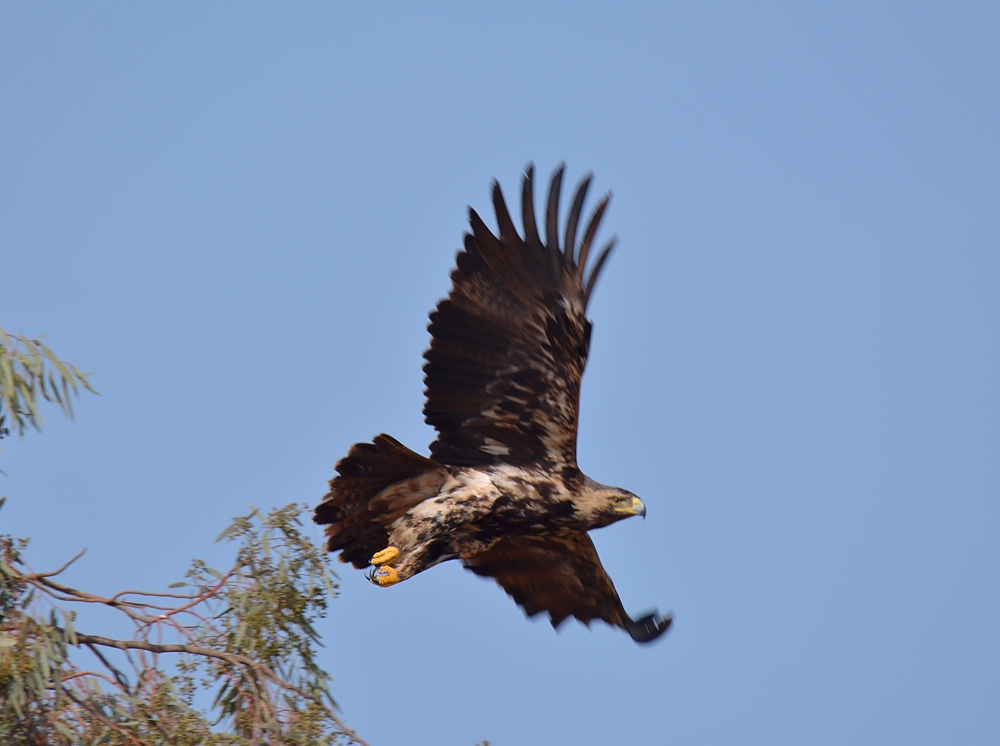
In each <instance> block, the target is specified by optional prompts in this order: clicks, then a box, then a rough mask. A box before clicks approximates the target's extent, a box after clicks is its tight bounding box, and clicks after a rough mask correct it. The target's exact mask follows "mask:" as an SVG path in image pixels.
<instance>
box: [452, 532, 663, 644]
mask: <svg viewBox="0 0 1000 746" xmlns="http://www.w3.org/2000/svg"><path fill="white" fill-rule="evenodd" d="M462 562H463V564H464V565H465V567H467V568H468V569H469V570H472V572H474V573H476V574H477V575H483V576H487V577H492V578H494V579H495V580H496V581H497V583H499V584H500V586H501V587H502V588H503V589H504V590H505V591H506V592H507V593H508V594H510V596H511V597H513V599H514V601H515V602H516V603H517V604H518V605H519V606H521V607H522V608H523V609H524V611H525V613H526V614H527V615H528V616H534V615H535V614H541V613H543V612H547V613H548V615H549V619H550V620H551V622H552V626H553V627H558V626H559V625H560V624H562V622H563V621H564V620H565V619H566V618H567V617H570V616H572V617H576V618H577V619H579V620H580V621H581V622H583V623H584V624H588V625H589V624H590V622H592V621H593V620H594V619H601V620H603V621H605V622H607V623H608V624H610V625H613V626H615V627H621V628H622V629H624V630H625V631H626V632H628V633H629V635H631V637H632V639H633V640H635V641H636V642H650V641H652V640H655V639H656V638H657V637H659V636H660V635H661V634H663V633H664V632H666V631H667V628H668V627H669V626H670V624H671V623H672V621H673V619H672V618H671V617H670V616H666V617H661V616H658V615H657V614H656V613H655V612H654V613H652V614H648V615H646V616H643V617H641V618H640V619H637V620H636V619H632V618H631V617H629V615H628V614H627V613H626V612H625V607H624V606H623V605H622V601H621V598H620V597H619V596H618V591H617V590H615V585H614V583H613V582H611V578H610V577H609V576H608V573H607V571H605V569H604V566H603V565H601V560H600V558H599V557H598V556H597V549H596V548H595V547H594V542H593V541H592V540H591V538H590V536H588V535H587V534H586V533H585V532H582V531H574V532H569V533H565V534H561V535H558V536H511V537H506V538H504V539H501V540H500V541H499V542H498V543H497V544H495V545H494V546H493V547H492V548H491V549H488V550H487V551H485V552H482V553H480V554H478V555H475V556H473V557H470V558H465V559H463V561H462Z"/></svg>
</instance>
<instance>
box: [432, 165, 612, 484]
mask: <svg viewBox="0 0 1000 746" xmlns="http://www.w3.org/2000/svg"><path fill="white" fill-rule="evenodd" d="M532 172H533V169H532V168H531V167H530V166H529V167H528V169H527V172H526V173H525V176H524V184H523V189H522V207H521V211H522V216H523V223H524V236H523V237H522V236H520V235H519V234H518V233H517V229H516V228H515V227H514V222H513V220H512V219H511V216H510V213H509V212H508V211H507V205H506V204H505V202H504V198H503V194H501V192H500V187H499V185H498V184H496V182H494V184H493V205H494V207H495V209H496V214H497V223H498V225H499V236H495V235H493V233H492V232H491V231H490V229H489V228H487V227H486V224H485V223H484V222H483V220H482V219H481V218H480V217H479V215H478V214H476V212H475V210H472V209H470V210H469V222H470V223H471V228H472V232H471V233H470V234H466V236H465V250H464V251H462V252H460V253H459V255H458V260H457V267H456V268H455V270H454V271H453V272H452V274H451V279H452V289H451V292H450V293H449V294H448V297H447V298H446V299H445V300H443V301H441V302H440V303H439V304H438V307H437V309H436V310H435V311H434V312H433V313H432V314H431V317H430V319H431V323H430V326H429V330H430V332H431V337H432V339H431V346H430V348H429V349H428V350H427V352H426V353H425V354H424V358H425V359H426V361H427V362H426V364H425V365H424V372H425V374H426V377H425V379H424V382H425V383H426V385H427V404H426V405H425V406H424V415H425V416H426V420H427V422H428V423H429V424H430V425H433V426H434V427H435V428H436V429H437V431H438V437H437V440H435V441H434V443H432V444H431V457H432V458H433V459H434V460H435V461H437V462H439V463H444V464H453V465H460V466H473V465H480V464H488V463H495V462H498V461H499V462H504V463H509V464H526V463H542V464H546V465H548V466H549V467H550V468H552V469H561V468H563V467H566V466H570V467H576V430H577V415H578V410H579V401H580V379H581V377H582V376H583V369H584V366H585V365H586V362H587V351H588V348H589V345H590V322H589V321H587V319H586V316H585V313H586V310H587V302H588V300H589V299H590V294H591V292H592V291H593V289H594V283H595V282H596V280H597V277H598V275H599V274H600V271H601V267H602V266H603V265H604V261H605V260H606V259H607V257H608V253H609V252H610V250H611V247H612V245H613V241H612V242H610V243H608V245H607V246H605V247H604V249H603V250H602V251H601V253H600V255H599V256H598V258H597V261H596V262H595V264H594V268H593V270H591V272H590V273H589V274H588V273H587V272H586V265H587V257H588V255H589V253H590V247H591V244H592V242H593V240H594V235H595V233H596V232H597V227H598V224H599V223H600V220H601V216H602V215H603V213H604V209H605V207H606V206H607V203H608V198H609V197H608V196H605V197H604V198H603V199H602V200H601V201H600V202H599V203H598V205H597V208H596V209H595V210H594V213H593V215H592V217H591V218H590V221H589V223H588V224H587V227H586V230H585V231H584V234H583V238H582V239H581V241H580V245H579V247H577V245H576V235H577V228H578V226H579V222H580V210H581V208H582V206H583V201H584V198H585V196H586V194H587V187H588V186H589V185H590V177H587V178H586V179H584V180H583V182H582V183H581V184H580V187H579V188H578V189H577V192H576V196H575V197H574V199H573V203H572V207H571V209H570V215H569V220H568V222H567V224H566V232H565V238H564V241H563V248H560V246H559V235H558V234H559V217H558V208H559V191H560V187H561V185H562V176H563V169H562V167H560V168H559V169H558V170H557V171H556V172H555V174H554V175H553V177H552V183H551V186H550V188H549V198H548V206H547V209H546V212H545V240H544V241H543V240H542V238H541V236H540V235H539V232H538V226H537V225H536V222H535V211H534V198H533V173H532Z"/></svg>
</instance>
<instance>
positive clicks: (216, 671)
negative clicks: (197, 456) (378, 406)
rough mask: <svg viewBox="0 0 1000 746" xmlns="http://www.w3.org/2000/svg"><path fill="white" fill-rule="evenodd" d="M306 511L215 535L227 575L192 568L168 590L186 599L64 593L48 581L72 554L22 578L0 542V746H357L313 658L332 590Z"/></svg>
mask: <svg viewBox="0 0 1000 746" xmlns="http://www.w3.org/2000/svg"><path fill="white" fill-rule="evenodd" d="M0 506H2V501H0ZM306 509H307V508H306V506H305V505H294V504H293V505H289V506H287V507H285V508H280V509H275V510H273V511H271V512H270V513H269V514H267V515H266V516H261V515H260V514H259V513H258V512H257V511H256V510H254V511H253V512H251V513H250V514H249V515H247V516H244V517H241V518H237V519H236V520H235V521H234V523H233V524H232V525H231V526H230V527H229V528H227V529H226V530H225V531H224V532H223V533H222V535H221V536H220V537H219V540H227V541H230V542H234V543H236V544H237V547H236V558H235V561H234V563H233V565H232V567H230V568H229V569H228V570H227V571H226V572H219V571H218V570H214V569H213V568H211V567H208V566H207V565H206V564H205V563H204V562H201V561H198V560H196V561H194V562H193V563H192V566H191V569H190V570H189V571H188V573H187V575H186V577H187V580H186V581H184V582H180V583H175V584H174V586H173V587H177V588H180V587H184V588H185V589H186V590H187V591H188V592H187V593H174V592H160V593H151V592H149V593H147V592H137V591H123V592H121V593H118V594H115V595H114V596H110V597H102V596H99V595H95V594H92V593H88V592H85V591H81V590H78V589H75V588H70V587H68V586H66V585H63V584H61V583H59V582H57V581H56V580H55V579H54V578H55V577H56V576H58V575H59V574H60V573H61V572H62V571H63V570H65V569H66V567H68V566H69V565H70V564H71V563H72V562H74V561H76V559H78V558H79V556H80V555H77V557H74V558H73V559H72V560H70V561H69V562H67V563H66V565H64V566H63V567H61V568H59V569H58V570H55V571H54V572H48V573H37V572H30V571H29V569H28V567H27V565H26V564H25V562H24V560H23V558H22V553H23V552H24V550H25V548H26V546H27V542H26V541H24V540H15V539H12V538H11V537H9V536H0V743H4V744H7V743H10V744H67V745H68V744H113V745H115V744H122V745H124V744H150V745H152V744H166V743H169V744H177V745H178V746H187V745H190V746H194V745H195V744H207V745H209V746H212V745H221V744H234V745H235V744H239V745H244V744H246V745H247V746H249V745H250V744H289V745H292V746H294V745H296V744H303V745H305V744H331V745H332V744H348V743H358V744H362V746H364V741H362V740H361V739H360V738H359V737H358V736H356V735H355V734H354V733H353V732H351V731H350V730H348V729H347V728H346V727H345V726H344V725H343V723H342V722H341V721H340V719H339V718H338V716H337V714H336V713H335V707H336V705H335V703H334V701H333V699H332V697H331V696H330V691H329V683H330V677H329V675H328V674H327V673H326V672H325V671H323V670H322V669H321V668H320V667H319V665H318V664H317V663H316V660H315V651H316V646H317V645H319V636H318V635H317V633H316V630H315V629H314V627H313V624H314V622H315V621H316V620H317V619H319V618H321V617H322V616H324V614H325V611H326V604H327V599H328V598H332V597H333V596H334V595H335V593H336V586H335V582H334V579H335V576H334V575H333V573H332V571H331V570H330V568H329V564H328V558H327V555H326V554H325V553H324V552H322V551H321V550H320V549H319V548H318V547H316V546H315V545H314V544H313V543H312V542H311V541H310V539H309V538H308V537H307V536H306V535H304V534H303V533H302V531H301V521H300V516H301V515H302V514H303V513H304V512H305V511H306ZM81 554H82V553H81ZM86 604H100V605H104V606H107V607H110V608H112V609H115V610H116V611H118V612H120V613H122V614H123V615H125V616H126V617H127V618H128V619H130V620H131V621H132V622H133V623H134V625H135V634H134V635H133V637H132V638H130V639H113V638H108V637H102V636H98V635H93V634H88V633H87V632H85V631H83V630H81V629H77V628H76V625H77V621H78V620H77V615H76V611H75V609H76V608H82V607H83V606H85V605H86ZM84 651H88V652H89V654H90V655H89V656H88V655H85V654H84ZM71 653H72V654H71ZM84 658H86V659H87V663H88V665H86V666H85V665H84V663H83V659H84ZM206 693H211V694H214V701H213V702H212V704H211V705H210V706H207V707H204V708H200V707H199V706H198V703H199V702H200V701H204V700H205V699H206V696H205V695H206Z"/></svg>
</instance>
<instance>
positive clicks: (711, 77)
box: [0, 2, 1000, 746]
mask: <svg viewBox="0 0 1000 746" xmlns="http://www.w3.org/2000/svg"><path fill="white" fill-rule="evenodd" d="M998 8H1000V6H998V5H996V4H994V3H985V2H984V3H963V2H956V3H947V4H946V3H923V2H918V3H911V2H906V3H904V2H898V3H888V2H886V3H872V2H845V3H822V4H821V3H742V2H733V3H726V2H718V3H714V2H713V3H683V4H677V3H652V2H651V3H645V4H638V3H634V4H625V3H589V2H564V3H518V2H509V3H492V4H482V3H456V2H452V3H445V2H442V3H397V2H377V3H375V2H368V3H339V2H322V3H318V2H296V3H266V4H265V3H249V2H239V3H237V2H213V3H197V4H196V3H112V2H107V3H98V4H95V3H72V4H70V3H4V4H3V6H2V7H0V100H2V112H3V113H2V116H0V326H3V327H4V328H6V329H7V330H8V331H11V332H15V333H22V334H27V335H40V334H48V335H49V337H48V338H47V341H48V342H49V343H50V344H51V346H52V347H54V348H55V349H56V351H57V352H59V353H60V354H61V355H62V356H64V357H65V358H67V359H69V360H72V361H73V362H75V363H76V364H77V365H79V366H80V367H81V368H82V369H84V370H91V371H94V376H93V379H92V380H93V382H94V385H95V386H96V387H97V388H98V389H99V390H100V392H101V396H100V397H95V396H88V397H87V398H84V399H82V400H81V401H79V403H78V406H77V419H76V422H75V423H70V422H65V421H63V420H62V419H61V418H60V416H59V415H58V413H57V412H56V411H54V410H53V409H51V408H50V409H49V410H47V411H48V419H47V421H46V429H45V432H44V433H43V434H41V435H30V436H29V437H28V438H26V439H25V440H24V441H22V442H18V441H17V440H16V439H6V440H4V442H3V448H4V452H3V454H0V468H3V469H4V470H5V471H6V472H7V476H6V477H0V494H6V495H7V496H8V498H9V500H8V504H7V506H6V507H5V508H4V510H3V513H2V515H0V530H3V531H4V532H10V533H14V534H16V535H28V536H31V537H33V542H34V543H33V545H32V549H31V551H30V555H29V556H30V557H31V559H32V561H33V563H34V564H35V565H36V567H38V568H39V569H50V568H54V567H56V566H58V565H59V564H61V563H62V562H63V561H64V560H65V559H67V558H68V557H70V556H72V555H73V554H75V553H76V552H77V551H78V550H79V549H80V548H82V547H87V548H88V550H89V551H88V553H87V555H86V556H85V558H84V559H83V560H81V561H80V562H79V563H78V564H77V566H76V567H75V568H74V569H73V570H72V571H71V572H70V573H69V574H68V581H69V582H75V583H79V584H86V585H88V586H89V587H91V588H92V589H94V590H96V591H107V592H112V591H115V590H119V589H121V588H124V587H145V588H151V589H156V588H158V587H162V586H164V585H166V584H168V583H170V582H172V581H175V580H177V579H179V578H180V576H181V574H182V572H183V570H184V568H185V567H186V566H187V562H188V560H189V559H190V558H191V557H195V556H198V557H203V558H205V559H206V560H208V561H209V562H210V564H212V563H218V564H224V563H225V561H226V557H227V556H228V552H227V550H226V549H225V548H224V547H221V546H217V545H213V544H212V543H211V542H212V539H213V538H214V537H215V536H216V535H217V534H218V533H219V531H220V530H221V529H222V528H223V527H224V526H225V525H226V524H227V522H228V520H229V518H230V517H232V516H234V515H237V514H239V513H242V512H245V511H246V510H247V507H248V505H249V504H250V503H254V504H256V505H258V506H261V507H270V506H273V505H279V504H281V505H283V504H286V503H288V502H291V501H300V502H301V501H305V502H309V503H315V502H317V501H318V500H319V498H320V497H321V496H322V495H323V493H324V492H325V488H326V481H327V479H329V477H330V476H332V474H333V464H334V462H335V461H336V460H337V459H338V458H339V457H340V456H342V455H343V454H345V453H346V451H347V449H348V447H349V446H350V445H351V444H352V443H353V442H355V441H359V440H368V439H369V438H370V437H371V436H373V435H375V434H376V433H379V432H388V433H391V434H392V435H394V436H395V437H397V438H399V439H401V440H402V441H404V442H405V443H407V444H408V445H410V446H411V447H413V448H415V449H417V450H422V451H424V452H426V446H427V444H428V443H429V442H430V441H431V440H432V438H433V431H432V430H431V429H430V428H429V427H428V426H426V425H425V424H424V423H423V420H422V416H421V407H422V389H423V384H422V373H421V370H420V368H421V364H422V360H421V357H420V356H421V353H422V351H423V350H424V348H425V347H426V345H427V342H428V337H427V334H426V330H425V326H426V314H427V312H428V311H429V310H430V309H431V308H432V307H433V306H434V304H435V303H436V302H437V300H438V299H439V298H440V297H441V296H443V295H444V294H445V293H446V291H447V288H448V272H449V271H450V269H451V266H452V263H453V261H454V255H455V253H456V250H457V249H458V247H459V245H460V243H461V239H462V234H463V232H464V231H465V228H466V206H467V205H472V206H474V207H476V208H477V209H478V210H480V212H481V213H482V214H483V215H484V217H486V218H487V222H488V223H490V224H491V225H492V224H494V221H493V216H492V214H491V212H490V209H489V184H490V181H491V179H493V178H494V177H496V178H497V179H499V180H500V182H501V184H502V185H503V186H504V187H505V189H506V191H507V193H508V195H515V194H516V193H517V190H518V189H519V183H520V174H521V171H522V169H523V168H524V166H525V165H526V164H527V163H528V162H529V161H532V162H534V163H535V164H536V166H537V169H538V171H539V173H540V175H541V176H543V177H544V178H546V179H547V177H548V175H549V174H550V173H551V171H552V169H553V168H554V167H555V166H556V165H557V164H558V163H559V162H561V161H565V162H566V164H567V176H568V186H572V185H573V184H574V183H575V182H576V181H577V180H578V179H579V178H580V177H582V176H583V175H584V174H585V173H587V172H588V171H593V172H594V174H595V182H594V187H593V192H592V193H593V194H595V195H596V194H598V193H600V192H601V191H604V190H608V189H611V190H613V191H614V199H613V201H612V205H611V209H610V210H609V212H608V213H607V215H606V217H605V222H604V225H605V228H604V230H603V234H602V235H603V236H604V237H605V238H608V237H610V236H611V235H612V234H617V235H618V236H619V238H620V243H619V246H618V248H617V249H616V252H615V254H614V255H613V256H612V259H611V262H610V264H609V265H608V266H607V268H606V272H605V274H604V276H603V278H602V281H601V283H600V284H599V287H598V289H597V292H596V295H595V299H594V302H593V303H592V304H591V312H592V315H593V318H594V320H595V329H594V338H593V345H592V348H591V362H590V366H589V368H588V371H587V374H586V376H585V378H584V385H583V402H582V415H581V420H582V421H581V433H580V461H581V466H582V467H583V468H584V470H585V471H587V472H588V473H589V474H590V475H591V476H593V477H594V478H596V479H598V480H600V481H602V482H606V483H611V484H615V485H619V486H622V487H625V488H627V489H630V490H632V491H634V492H636V493H637V494H639V495H641V496H642V497H643V499H644V500H645V502H646V504H647V506H648V510H649V515H648V518H647V520H645V521H640V520H631V521H626V522H624V523H621V524H618V525H616V526H612V527H609V528H607V529H603V530H601V531H599V532H597V534H596V535H595V540H596V542H597V544H598V548H599V550H600V552H601V555H602V557H603V559H604V562H605V565H606V567H607V568H608V570H609V572H610V573H611V574H612V576H613V578H614V579H615V581H616V583H617V586H618V589H619V591H620V593H621V595H622V598H623V600H624V602H625V605H626V607H627V608H628V609H629V610H630V611H631V612H632V613H633V614H636V613H639V612H641V611H643V610H646V609H649V608H651V607H654V606H658V607H659V608H660V610H661V611H668V610H669V611H673V612H674V613H675V615H676V622H675V625H674V628H673V629H672V630H671V631H670V632H669V634H668V635H667V636H665V637H664V638H661V640H660V641H658V642H657V643H656V644H654V645H652V646H646V647H641V646H638V645H636V644H634V643H633V642H632V641H631V640H629V639H628V637H627V636H626V635H624V634H623V633H622V632H621V631H620V630H613V629H611V628H609V627H606V626H604V625H600V624H595V625H594V628H593V629H592V630H587V629H586V628H585V627H583V626H582V625H579V624H577V623H576V622H569V623H567V624H566V625H565V627H564V628H563V629H562V630H561V632H560V633H556V632H554V631H553V630H552V629H551V628H550V627H549V625H548V623H547V622H545V621H541V620H533V621H528V620H526V619H525V618H524V616H523V614H522V613H521V611H520V610H519V609H518V608H517V607H516V606H515V605H514V604H513V602H512V601H511V600H510V599H508V598H507V597H506V596H505V595H504V594H503V593H502V592H501V591H500V590H499V589H498V588H497V587H496V586H495V585H494V584H493V583H492V582H491V581H487V580H483V579H480V578H476V577H474V576H472V575H471V574H469V573H467V572H465V571H463V570H462V569H461V568H460V567H459V566H458V565H457V564H455V563H449V564H446V565H443V566H441V567H437V568H434V569H433V570H431V571H429V572H427V573H425V574H423V575H421V576H418V577H416V578H414V579H412V580H410V581H407V582H406V583H404V584H402V585H400V586H397V587H394V588H391V589H388V590H382V589H378V588H375V587H373V586H371V585H369V584H368V583H367V582H366V581H365V580H364V578H363V577H362V575H361V573H360V572H357V571H354V570H351V569H349V568H347V567H344V566H339V567H338V569H340V570H341V595H340V597H339V598H338V599H337V600H336V601H335V602H334V603H333V604H332V607H331V611H330V616H329V618H328V619H327V620H325V621H324V622H323V623H322V624H321V625H320V629H321V630H322V632H323V633H324V634H325V639H326V642H327V648H326V650H325V652H324V653H323V659H322V662H323V664H324V665H325V666H326V667H327V668H328V669H329V670H330V671H331V672H332V673H333V675H334V677H335V683H334V693H335V696H336V697H337V699H338V701H339V702H340V704H341V705H342V707H343V712H344V717H345V720H346V721H347V722H348V723H349V724H350V725H352V726H353V727H355V728H357V729H358V731H359V732H360V733H361V734H362V735H363V736H365V737H366V738H367V739H369V740H370V741H371V742H372V743H373V744H376V745H377V746H390V745H395V744H416V745H417V746H420V745H422V744H427V745H429V746H430V745H432V744H433V745H437V744H456V745H466V746H471V745H472V744H473V743H475V742H476V741H477V740H479V739H483V738H488V739H490V740H491V741H492V742H493V743H494V744H497V745H498V746H504V745H510V746H514V745H518V746H533V745H534V744H567V743H573V744H577V745H578V746H606V745H607V744H623V743H628V744H640V745H641V744H662V743H677V744H735V743H739V744H801V743H811V744H844V743H851V744H863V743H871V744H895V743H900V744H903V743H905V744H909V745H914V744H941V743H962V744H987V743H990V744H994V743H997V738H998V726H997V722H998V721H997V711H998V707H1000V623H998V619H1000V385H998V380H1000V334H998V332H1000V293H998V288H1000V144H998V143H1000V134H998V133H1000V95H998V91H1000V51H998V47H997V38H998V36H1000V10H998ZM590 204H593V202H592V201H591V203H590ZM320 535H321V534H320V531H319V530H316V531H315V536H316V538H317V540H318V539H319V538H320ZM79 626H80V627H81V628H82V627H83V626H84V625H83V624H82V623H81V624H80V625H79ZM94 631H95V632H97V631H98V630H94Z"/></svg>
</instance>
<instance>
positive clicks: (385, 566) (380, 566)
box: [366, 547, 399, 588]
mask: <svg viewBox="0 0 1000 746" xmlns="http://www.w3.org/2000/svg"><path fill="white" fill-rule="evenodd" d="M398 559H399V549H397V548H396V547H386V548H385V549H383V550H382V551H381V552H376V553H375V555H374V556H373V557H372V561H371V564H372V565H374V567H372V571H371V572H370V573H368V575H367V576H366V577H367V578H368V580H370V581H371V582H372V583H374V584H375V585H377V586H381V587H382V588H386V587H388V586H390V585H395V584H396V583H398V582H399V573H398V572H396V569H395V568H394V567H393V566H392V563H393V562H395V561H396V560H398Z"/></svg>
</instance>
